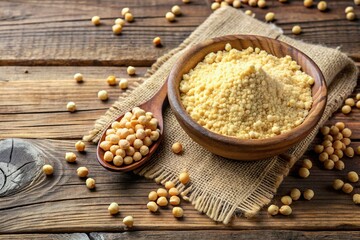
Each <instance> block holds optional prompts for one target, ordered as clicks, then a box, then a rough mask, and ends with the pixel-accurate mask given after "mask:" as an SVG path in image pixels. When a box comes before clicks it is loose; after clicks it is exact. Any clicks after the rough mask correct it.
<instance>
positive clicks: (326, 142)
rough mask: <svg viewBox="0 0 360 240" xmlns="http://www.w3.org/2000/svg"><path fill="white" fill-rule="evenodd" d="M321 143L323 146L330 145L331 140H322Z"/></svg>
mask: <svg viewBox="0 0 360 240" xmlns="http://www.w3.org/2000/svg"><path fill="white" fill-rule="evenodd" d="M328 136H330V135H328ZM322 145H323V146H324V148H326V147H331V146H332V142H331V141H330V140H324V141H323V142H322Z"/></svg>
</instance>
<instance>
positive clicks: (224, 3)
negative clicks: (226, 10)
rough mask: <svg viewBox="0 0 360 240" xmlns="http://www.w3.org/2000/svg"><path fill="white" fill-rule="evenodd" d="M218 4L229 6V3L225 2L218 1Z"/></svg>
mask: <svg viewBox="0 0 360 240" xmlns="http://www.w3.org/2000/svg"><path fill="white" fill-rule="evenodd" d="M220 6H221V7H225V6H229V4H228V3H227V2H221V3H220Z"/></svg>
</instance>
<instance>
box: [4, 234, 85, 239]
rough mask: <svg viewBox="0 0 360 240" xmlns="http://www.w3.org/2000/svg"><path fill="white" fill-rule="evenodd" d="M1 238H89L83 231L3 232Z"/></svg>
mask: <svg viewBox="0 0 360 240" xmlns="http://www.w3.org/2000/svg"><path fill="white" fill-rule="evenodd" d="M0 239H3V240H9V239H11V240H16V239H19V240H24V239H36V240H43V239H44V240H89V239H90V238H89V237H88V235H86V234H85V233H70V234H69V233H64V234H5V235H0Z"/></svg>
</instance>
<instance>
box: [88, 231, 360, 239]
mask: <svg viewBox="0 0 360 240" xmlns="http://www.w3.org/2000/svg"><path fill="white" fill-rule="evenodd" d="M90 238H91V239H93V240H115V239H124V240H130V239H138V240H151V239H154V240H157V239H174V238H176V239H204V240H207V239H238V240H242V239H244V240H258V239H267V240H278V239H293V240H305V239H314V240H316V239H327V240H335V239H336V240H342V239H344V240H345V239H354V240H355V239H360V233H358V232H351V231H326V232H318V231H314V232H304V231H276V230H275V231H274V230H270V231H269V230H257V231H246V230H243V231H228V230H226V231H211V230H210V231H142V232H124V233H90Z"/></svg>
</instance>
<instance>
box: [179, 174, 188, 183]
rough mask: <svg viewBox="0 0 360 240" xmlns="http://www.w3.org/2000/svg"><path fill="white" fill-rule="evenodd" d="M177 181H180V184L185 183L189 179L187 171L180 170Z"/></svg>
mask: <svg viewBox="0 0 360 240" xmlns="http://www.w3.org/2000/svg"><path fill="white" fill-rule="evenodd" d="M179 181H180V182H181V183H182V184H184V185H185V184H187V183H188V182H189V181H190V175H189V173H188V172H182V173H180V175H179Z"/></svg>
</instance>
